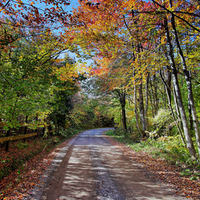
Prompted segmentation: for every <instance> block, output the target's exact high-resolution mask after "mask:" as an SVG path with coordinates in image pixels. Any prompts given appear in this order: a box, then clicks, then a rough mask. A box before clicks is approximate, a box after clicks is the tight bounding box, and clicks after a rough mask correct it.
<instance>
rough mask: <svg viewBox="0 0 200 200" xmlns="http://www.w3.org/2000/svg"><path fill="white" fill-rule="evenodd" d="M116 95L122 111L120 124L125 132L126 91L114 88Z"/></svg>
mask: <svg viewBox="0 0 200 200" xmlns="http://www.w3.org/2000/svg"><path fill="white" fill-rule="evenodd" d="M116 91H117V94H118V97H119V102H120V105H121V111H122V124H123V129H124V130H125V133H127V123H126V108H125V106H126V91H125V90H124V91H120V90H116Z"/></svg>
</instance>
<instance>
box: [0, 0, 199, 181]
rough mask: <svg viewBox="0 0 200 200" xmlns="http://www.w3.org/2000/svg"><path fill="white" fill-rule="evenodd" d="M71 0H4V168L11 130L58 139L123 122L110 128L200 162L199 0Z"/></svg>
mask: <svg viewBox="0 0 200 200" xmlns="http://www.w3.org/2000/svg"><path fill="white" fill-rule="evenodd" d="M70 3H72V2H70V1H68V0H41V1H37V0H32V1H25V0H15V1H14V0H2V1H1V2H0V148H1V154H0V160H1V168H2V169H5V168H7V166H10V164H9V163H10V161H9V159H8V161H6V157H5V155H7V156H8V157H9V156H10V155H8V154H9V150H10V151H12V150H11V149H12V145H14V144H15V142H14V141H11V140H14V139H13V138H11V137H15V138H17V137H18V138H19V139H22V138H23V141H24V142H25V143H26V141H27V140H29V139H30V140H31V139H32V140H34V139H35V140H36V139H37V138H40V140H47V141H48V142H49V141H50V142H52V141H55V140H57V139H60V138H62V139H63V138H68V137H69V136H71V135H73V134H74V133H77V132H76V131H77V130H86V129H90V128H97V127H114V129H113V130H112V131H109V133H108V134H110V135H111V136H113V137H115V138H117V139H118V140H121V141H123V142H125V143H127V144H129V143H130V145H132V144H133V146H134V148H135V149H137V148H140V149H141V147H142V148H143V149H144V148H145V147H144V146H148V147H149V146H155V147H156V148H159V149H161V150H162V151H163V154H165V153H169V154H170V156H169V155H168V156H169V157H173V156H172V155H175V158H174V160H175V161H174V160H173V161H174V162H175V163H176V164H180V163H181V162H184V163H187V164H188V165H190V167H195V168H198V169H199V168H200V98H199V97H200V62H199V61H200V60H199V59H200V49H199V48H200V45H199V44H200V38H199V37H200V26H199V22H200V4H199V1H198V0H140V1H136V0H91V1H87V0H79V1H78V6H77V7H74V8H73V9H72V11H68V10H67V7H68V6H69V5H70ZM71 55H76V56H75V57H73V56H71ZM88 60H90V61H91V60H92V61H91V62H88ZM88 63H89V64H88ZM75 130H76V131H75ZM33 132H36V134H35V135H34V138H33V135H32V137H31V136H30V138H28V139H25V137H24V136H23V135H26V134H30V133H33ZM27 137H28V135H27ZM5 138H10V139H8V140H6V139H5ZM9 140H10V141H9ZM21 141H22V140H21ZM25 143H23V142H20V144H18V146H19V147H21V149H22V148H25V147H26V145H24V144H25ZM52 143H53V142H52ZM16 145H17V144H16ZM43 145H44V146H42V147H41V149H43V148H44V147H45V146H46V145H48V144H47V143H45V144H43ZM9 146H10V147H9ZM140 149H139V150H140ZM160 154H162V153H160ZM5 163H7V165H5ZM17 165H18V164H17ZM10 168H13V167H12V166H11V167H10ZM14 168H16V167H14ZM7 174H8V173H7V172H6V170H4V171H2V173H0V178H3V177H4V176H5V175H7ZM193 178H194V179H198V178H199V177H198V174H197V176H195V177H193Z"/></svg>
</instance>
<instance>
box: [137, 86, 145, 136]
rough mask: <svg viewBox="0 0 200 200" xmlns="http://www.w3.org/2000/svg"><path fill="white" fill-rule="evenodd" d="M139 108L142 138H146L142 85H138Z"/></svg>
mask: <svg viewBox="0 0 200 200" xmlns="http://www.w3.org/2000/svg"><path fill="white" fill-rule="evenodd" d="M139 108H140V119H141V122H142V137H143V138H144V137H146V133H145V131H146V130H147V129H146V119H145V115H144V101H143V91H142V83H140V85H139Z"/></svg>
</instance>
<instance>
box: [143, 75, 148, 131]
mask: <svg viewBox="0 0 200 200" xmlns="http://www.w3.org/2000/svg"><path fill="white" fill-rule="evenodd" d="M145 89H146V90H145V92H146V95H145V110H144V114H145V119H146V129H147V130H148V116H147V112H148V105H149V104H148V101H149V92H148V91H149V75H148V76H147V79H146V88H145Z"/></svg>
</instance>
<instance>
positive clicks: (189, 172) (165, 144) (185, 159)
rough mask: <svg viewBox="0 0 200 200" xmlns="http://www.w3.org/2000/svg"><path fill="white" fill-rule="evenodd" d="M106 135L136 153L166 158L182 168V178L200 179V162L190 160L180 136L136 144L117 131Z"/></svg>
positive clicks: (148, 140)
mask: <svg viewBox="0 0 200 200" xmlns="http://www.w3.org/2000/svg"><path fill="white" fill-rule="evenodd" d="M105 134H106V135H109V136H110V137H113V138H114V139H115V140H117V141H119V142H122V143H124V144H126V145H127V146H128V147H130V148H131V149H133V150H135V151H138V152H139V151H144V152H146V153H148V154H149V155H151V156H152V157H159V158H164V159H165V160H167V161H168V162H169V163H170V164H174V165H176V166H178V167H180V168H181V169H182V172H181V175H182V176H190V179H191V180H197V179H199V178H200V161H199V160H195V161H194V160H191V159H190V154H189V150H188V149H187V148H185V147H184V145H183V144H182V142H181V139H180V137H179V136H173V137H172V136H171V137H160V138H158V139H156V140H154V139H147V140H145V141H140V142H138V143H136V142H134V140H133V137H131V136H129V137H124V136H123V135H122V134H121V133H120V132H117V131H116V130H109V131H107V132H106V133H105Z"/></svg>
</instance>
